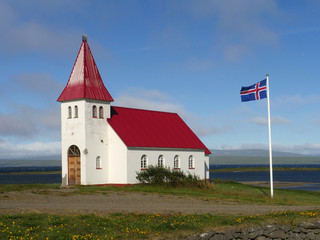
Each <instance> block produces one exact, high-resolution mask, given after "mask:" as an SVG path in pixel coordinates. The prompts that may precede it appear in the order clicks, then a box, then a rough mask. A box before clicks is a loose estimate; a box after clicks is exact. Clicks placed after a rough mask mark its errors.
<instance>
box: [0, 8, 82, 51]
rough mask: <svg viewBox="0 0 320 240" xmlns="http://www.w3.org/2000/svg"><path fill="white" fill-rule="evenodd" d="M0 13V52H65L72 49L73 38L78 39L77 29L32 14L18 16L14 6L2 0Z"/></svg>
mask: <svg viewBox="0 0 320 240" xmlns="http://www.w3.org/2000/svg"><path fill="white" fill-rule="evenodd" d="M20 7H21V6H20ZM28 7H30V6H28ZM0 16H1V17H0V20H1V21H0V22H1V23H0V31H1V33H2V35H1V42H2V44H1V46H0V52H6V53H10V54H21V52H32V53H35V52H41V53H48V52H49V53H51V54H52V53H55V54H65V52H71V51H72V50H71V49H73V48H74V43H75V42H79V40H78V39H79V33H77V32H78V31H79V30H74V29H65V30H61V29H59V28H57V29H55V28H54V27H49V25H45V24H44V23H41V22H38V21H36V20H34V19H32V18H31V19H22V17H21V16H20V14H19V13H18V11H17V10H16V9H14V7H12V6H10V5H9V4H6V3H4V2H2V3H0ZM65 27H66V28H67V26H65ZM77 40H78V41H77ZM72 52H73V51H72Z"/></svg>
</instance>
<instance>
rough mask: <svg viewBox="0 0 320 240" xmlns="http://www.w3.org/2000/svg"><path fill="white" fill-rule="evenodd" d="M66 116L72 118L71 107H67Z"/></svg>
mask: <svg viewBox="0 0 320 240" xmlns="http://www.w3.org/2000/svg"><path fill="white" fill-rule="evenodd" d="M68 118H72V110H71V107H70V106H69V107H68Z"/></svg>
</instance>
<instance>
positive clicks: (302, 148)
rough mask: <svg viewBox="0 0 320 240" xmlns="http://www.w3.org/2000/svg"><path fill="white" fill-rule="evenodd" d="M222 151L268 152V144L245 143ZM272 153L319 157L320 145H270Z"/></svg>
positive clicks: (227, 147) (222, 147)
mask: <svg viewBox="0 0 320 240" xmlns="http://www.w3.org/2000/svg"><path fill="white" fill-rule="evenodd" d="M221 149H223V150H241V149H264V150H269V145H268V144H255V143H245V144H240V145H223V146H221ZM272 150H273V151H279V152H291V153H298V154H306V155H319V154H320V143H304V144H296V145H285V144H272Z"/></svg>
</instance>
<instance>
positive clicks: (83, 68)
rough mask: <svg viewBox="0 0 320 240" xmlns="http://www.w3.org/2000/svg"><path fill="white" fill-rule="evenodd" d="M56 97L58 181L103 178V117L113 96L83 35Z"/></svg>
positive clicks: (100, 180) (105, 165)
mask: <svg viewBox="0 0 320 240" xmlns="http://www.w3.org/2000/svg"><path fill="white" fill-rule="evenodd" d="M57 101H58V102H61V139H62V140H61V144H62V148H61V149H62V185H77V184H81V185H89V184H100V183H103V182H107V180H108V179H107V177H108V174H107V171H108V139H107V136H108V134H107V128H108V124H107V119H108V118H110V108H111V107H110V103H111V102H113V98H112V97H111V95H110V94H109V92H108V90H107V89H106V87H105V86H104V84H103V81H102V79H101V76H100V73H99V71H98V68H97V65H96V63H95V61H94V58H93V56H92V53H91V51H90V48H89V45H88V42H87V36H82V44H81V47H80V50H79V53H78V56H77V58H76V61H75V64H74V66H73V69H72V72H71V75H70V78H69V81H68V83H67V85H66V87H65V89H64V90H63V92H62V93H61V95H60V97H59V98H58V100H57ZM87 176H90V178H89V177H87Z"/></svg>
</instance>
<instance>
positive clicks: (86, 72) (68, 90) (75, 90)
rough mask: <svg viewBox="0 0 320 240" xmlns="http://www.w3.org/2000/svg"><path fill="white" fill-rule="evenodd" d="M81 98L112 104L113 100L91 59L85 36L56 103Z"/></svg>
mask: <svg viewBox="0 0 320 240" xmlns="http://www.w3.org/2000/svg"><path fill="white" fill-rule="evenodd" d="M83 98H89V99H96V100H103V101H108V102H113V98H112V97H111V95H110V93H109V92H108V90H107V89H106V87H105V86H104V84H103V81H102V79H101V76H100V73H99V71H98V68H97V65H96V63H95V61H94V59H93V56H92V53H91V51H90V48H89V45H88V42H87V36H82V44H81V47H80V50H79V53H78V56H77V59H76V62H75V63H74V66H73V69H72V72H71V75H70V78H69V81H68V83H67V86H66V87H65V88H64V90H63V92H62V93H61V95H60V97H59V98H58V100H57V101H58V102H63V101H68V100H75V99H83Z"/></svg>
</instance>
